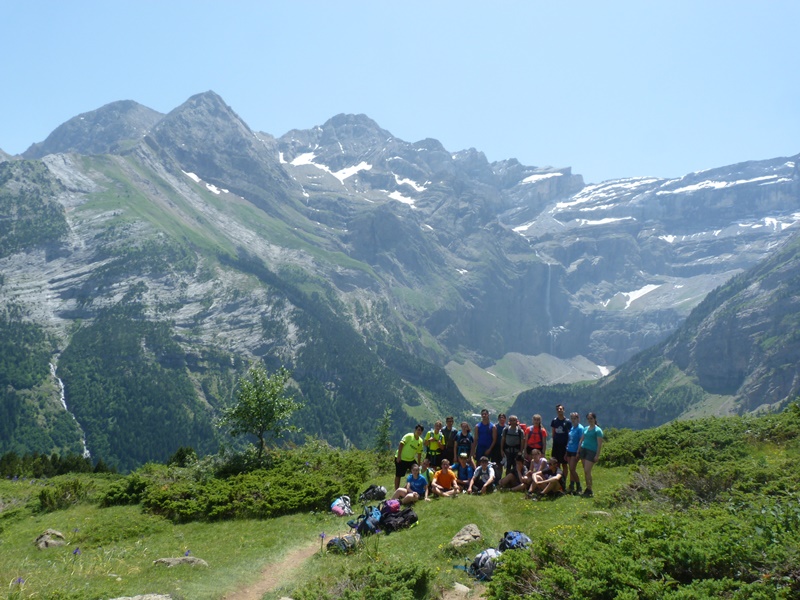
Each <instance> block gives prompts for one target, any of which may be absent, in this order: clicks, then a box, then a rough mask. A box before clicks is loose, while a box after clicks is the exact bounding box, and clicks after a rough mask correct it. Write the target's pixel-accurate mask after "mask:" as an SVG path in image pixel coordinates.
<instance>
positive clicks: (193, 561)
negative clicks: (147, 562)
mask: <svg viewBox="0 0 800 600" xmlns="http://www.w3.org/2000/svg"><path fill="white" fill-rule="evenodd" d="M153 564H154V565H167V566H168V567H174V566H175V565H191V566H192V567H207V566H208V563H207V562H206V561H204V560H203V559H202V558H196V557H194V556H178V557H175V558H157V559H156V560H154V561H153Z"/></svg>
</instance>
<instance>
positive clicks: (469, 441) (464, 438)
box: [453, 421, 475, 469]
mask: <svg viewBox="0 0 800 600" xmlns="http://www.w3.org/2000/svg"><path fill="white" fill-rule="evenodd" d="M474 445H475V438H473V437H472V434H471V433H470V428H469V423H467V422H466V421H462V422H461V431H459V432H458V433H457V434H456V456H454V457H453V460H454V461H455V460H456V459H457V458H458V456H460V455H461V454H466V455H467V462H468V463H469V464H470V466H472V468H473V469H474V468H475V461H474V460H472V446H474Z"/></svg>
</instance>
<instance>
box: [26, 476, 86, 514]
mask: <svg viewBox="0 0 800 600" xmlns="http://www.w3.org/2000/svg"><path fill="white" fill-rule="evenodd" d="M93 489H94V483H93V482H92V481H85V480H83V479H78V478H71V479H66V480H64V481H59V482H58V483H55V484H53V485H48V486H46V487H44V488H42V490H41V491H40V492H39V510H41V511H42V512H52V511H54V510H60V509H64V508H69V507H70V506H72V505H73V504H77V503H78V502H81V501H83V500H86V499H87V498H88V496H89V494H90V492H91V491H92V490H93Z"/></svg>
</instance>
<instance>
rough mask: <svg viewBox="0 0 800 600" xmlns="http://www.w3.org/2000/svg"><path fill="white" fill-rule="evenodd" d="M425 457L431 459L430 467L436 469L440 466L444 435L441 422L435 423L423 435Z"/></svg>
mask: <svg viewBox="0 0 800 600" xmlns="http://www.w3.org/2000/svg"><path fill="white" fill-rule="evenodd" d="M423 443H424V444H425V456H427V457H428V458H430V459H431V466H432V467H433V468H434V469H438V468H439V465H441V464H442V452H443V451H444V444H445V440H444V434H443V433H442V422H441V421H436V423H434V425H433V429H431V430H430V431H429V432H428V433H426V434H425V440H424V442H423Z"/></svg>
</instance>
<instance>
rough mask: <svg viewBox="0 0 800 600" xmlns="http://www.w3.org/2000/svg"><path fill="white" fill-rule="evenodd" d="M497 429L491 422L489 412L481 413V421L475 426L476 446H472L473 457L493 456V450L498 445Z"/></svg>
mask: <svg viewBox="0 0 800 600" xmlns="http://www.w3.org/2000/svg"><path fill="white" fill-rule="evenodd" d="M497 442H498V439H497V427H495V426H494V423H492V422H491V421H490V420H489V411H488V410H486V409H485V408H484V409H483V410H482V411H481V421H480V423H477V424H476V425H475V444H474V445H473V446H472V455H473V456H475V457H476V458H478V457H484V456H488V457H491V456H492V449H493V448H494V447H495V444H497Z"/></svg>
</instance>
